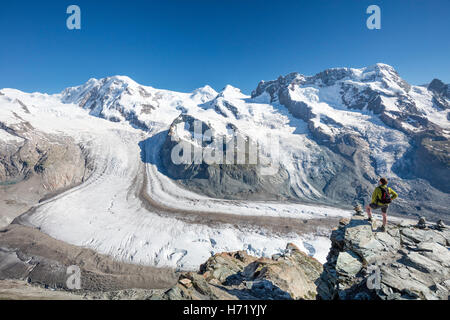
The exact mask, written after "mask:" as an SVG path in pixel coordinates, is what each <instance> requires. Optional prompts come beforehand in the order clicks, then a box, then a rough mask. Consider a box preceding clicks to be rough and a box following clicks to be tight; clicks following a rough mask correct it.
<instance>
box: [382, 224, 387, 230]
mask: <svg viewBox="0 0 450 320" xmlns="http://www.w3.org/2000/svg"><path fill="white" fill-rule="evenodd" d="M381 232H386V226H385V225H384V224H383V225H382V226H381Z"/></svg>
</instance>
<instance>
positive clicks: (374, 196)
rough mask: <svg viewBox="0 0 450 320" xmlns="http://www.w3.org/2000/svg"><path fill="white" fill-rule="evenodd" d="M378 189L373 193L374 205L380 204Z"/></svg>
mask: <svg viewBox="0 0 450 320" xmlns="http://www.w3.org/2000/svg"><path fill="white" fill-rule="evenodd" d="M378 189H379V188H378V187H376V188H375V190H373V193H372V203H375V204H376V203H377V202H378V198H379V195H378V193H379V191H380V190H378Z"/></svg>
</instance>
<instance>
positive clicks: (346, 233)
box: [317, 216, 450, 300]
mask: <svg viewBox="0 0 450 320" xmlns="http://www.w3.org/2000/svg"><path fill="white" fill-rule="evenodd" d="M331 240H332V248H331V250H330V252H329V254H328V258H327V262H326V264H325V265H324V271H323V273H322V275H321V278H320V285H319V287H318V289H317V290H318V297H320V298H321V299H326V300H329V299H341V300H353V299H356V300H372V299H383V300H405V299H408V300H410V299H413V300H414V299H420V300H436V299H442V300H448V298H449V292H450V291H449V290H450V281H449V276H450V253H449V248H450V231H449V230H448V228H444V227H442V226H439V225H435V224H426V223H425V224H423V225H415V224H410V223H400V224H398V225H391V224H389V225H388V229H387V232H379V230H377V229H376V228H373V226H372V225H371V224H370V223H369V222H367V220H366V219H363V218H362V217H358V216H354V217H353V218H352V219H351V220H348V219H344V220H342V221H341V224H340V226H339V228H338V229H336V230H335V231H333V233H332V235H331Z"/></svg>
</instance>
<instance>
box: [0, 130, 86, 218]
mask: <svg viewBox="0 0 450 320" xmlns="http://www.w3.org/2000/svg"><path fill="white" fill-rule="evenodd" d="M1 130H3V131H5V132H7V133H8V134H9V135H10V136H11V137H14V139H11V140H7V141H5V142H4V143H3V142H2V144H1V145H0V211H1V213H2V215H1V216H0V227H2V226H6V225H7V224H9V222H11V220H12V219H13V218H14V217H15V216H16V215H18V214H20V213H23V212H25V211H26V210H28V209H29V208H30V207H31V206H32V205H34V204H36V203H38V202H39V201H40V200H42V199H45V198H48V197H50V196H52V195H55V194H57V193H59V192H61V191H64V190H67V189H69V188H71V187H74V186H76V185H78V184H80V183H82V182H83V181H85V180H86V179H87V178H88V177H89V175H90V173H91V170H92V162H91V160H90V159H89V154H88V151H87V150H86V149H85V148H84V146H82V145H79V144H77V143H75V141H74V140H73V139H72V138H69V137H65V136H56V135H50V134H45V133H42V132H39V131H37V130H35V129H34V128H33V127H32V126H31V125H30V124H29V123H28V122H20V123H17V124H14V125H9V126H7V125H5V124H2V123H1V122H0V131H1Z"/></svg>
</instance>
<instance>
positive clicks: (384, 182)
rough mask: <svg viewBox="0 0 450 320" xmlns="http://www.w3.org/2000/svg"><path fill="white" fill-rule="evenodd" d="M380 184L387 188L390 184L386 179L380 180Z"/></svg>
mask: <svg viewBox="0 0 450 320" xmlns="http://www.w3.org/2000/svg"><path fill="white" fill-rule="evenodd" d="M378 183H379V184H380V185H381V186H385V185H387V184H388V181H387V179H386V178H380V181H378Z"/></svg>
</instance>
